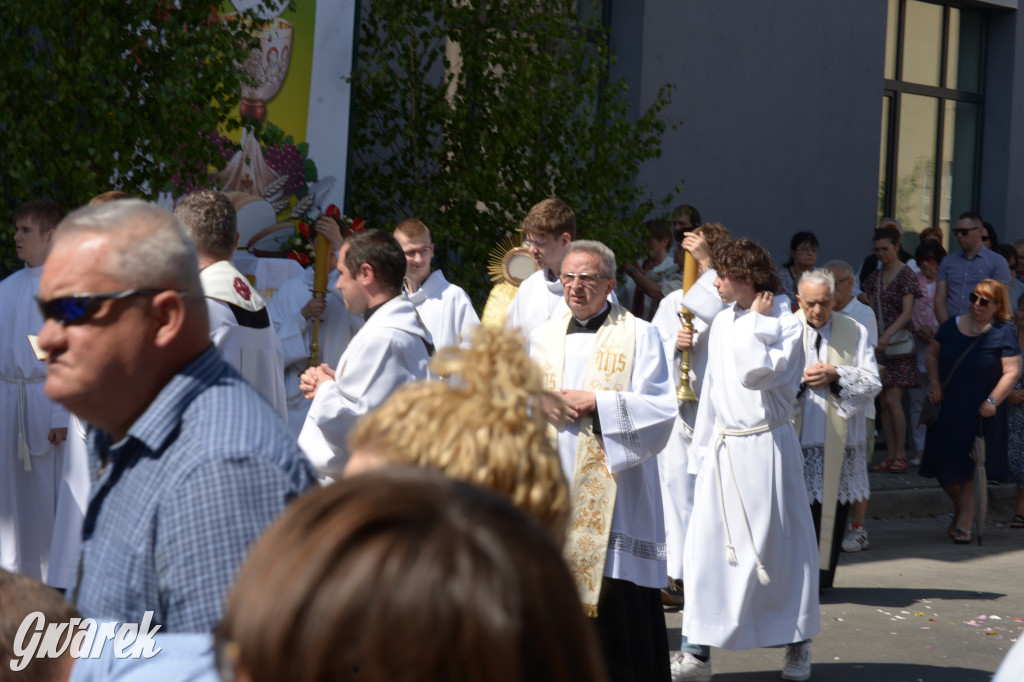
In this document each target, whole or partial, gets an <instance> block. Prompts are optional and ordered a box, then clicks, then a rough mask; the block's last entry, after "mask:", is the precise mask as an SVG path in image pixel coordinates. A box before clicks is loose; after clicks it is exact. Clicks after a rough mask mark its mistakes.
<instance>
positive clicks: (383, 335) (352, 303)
mask: <svg viewBox="0 0 1024 682" xmlns="http://www.w3.org/2000/svg"><path fill="white" fill-rule="evenodd" d="M404 277H405V254H403V253H402V249H401V247H400V246H399V245H398V242H397V241H395V239H394V237H392V236H391V235H389V234H387V233H386V232H381V231H380V230H366V231H365V232H360V233H358V234H356V235H355V236H353V237H351V238H350V239H348V240H347V241H346V242H345V243H344V244H343V245H342V247H341V251H340V252H339V253H338V283H337V288H338V289H340V290H341V293H342V297H343V299H344V301H345V309H346V310H348V312H350V313H353V314H356V315H360V314H361V315H363V317H364V318H365V320H366V322H365V324H363V327H362V329H360V330H359V332H358V333H357V334H356V335H355V336H354V337H352V341H351V342H350V343H349V344H348V348H346V349H345V352H344V353H342V355H341V358H340V359H339V360H338V364H337V366H336V367H335V368H333V369H332V368H331V367H330V366H329V365H327V364H326V363H323V364H321V365H320V366H319V367H310V368H309V369H307V370H306V371H305V373H303V375H302V378H301V383H300V387H301V388H302V392H303V393H304V394H305V395H306V397H307V398H308V399H310V400H312V401H313V404H312V405H311V406H310V408H309V413H308V414H307V415H306V422H305V424H304V425H303V427H302V431H301V433H300V434H299V447H300V448H302V450H303V451H304V452H305V453H306V456H307V457H309V459H310V461H312V462H313V466H314V467H315V468H316V470H317V473H318V474H319V475H320V477H321V479H326V480H329V481H330V480H334V479H336V478H339V477H340V476H341V474H342V472H343V471H344V469H345V465H346V464H347V463H348V459H349V450H348V434H349V431H351V429H352V427H353V426H355V423H356V421H357V420H358V419H359V418H360V417H362V416H363V415H364V414H367V413H368V412H370V411H371V410H374V409H376V408H377V407H378V406H379V405H381V404H382V403H383V402H384V401H385V400H387V398H388V396H390V395H391V394H392V393H393V392H394V390H395V389H396V388H398V387H399V386H402V385H403V384H406V383H408V382H410V381H418V380H420V379H424V378H426V375H427V363H428V362H429V361H430V353H432V352H433V344H432V342H431V340H430V333H429V332H428V331H427V330H426V328H424V327H423V325H422V323H421V322H420V320H419V317H418V316H417V315H416V309H415V308H414V307H413V305H412V303H410V302H409V301H408V300H406V298H405V297H404V296H402V294H401V291H402V280H403V278H404Z"/></svg>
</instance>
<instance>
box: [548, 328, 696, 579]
mask: <svg viewBox="0 0 1024 682" xmlns="http://www.w3.org/2000/svg"><path fill="white" fill-rule="evenodd" d="M564 338H565V366H564V370H563V373H562V388H567V389H583V388H584V386H583V373H584V370H585V368H586V364H587V357H588V355H589V352H590V347H591V345H592V344H593V342H594V339H595V338H597V337H596V335H595V334H568V335H566V336H565V337H564ZM540 340H541V335H540V333H539V330H538V333H535V334H533V335H531V337H530V348H531V350H532V349H533V348H534V346H535V345H536V344H538V343H539V342H540ZM531 354H533V353H531ZM596 397H597V415H598V419H599V420H600V425H601V438H602V441H603V444H604V449H605V456H606V458H607V465H608V470H609V471H610V472H611V473H612V474H615V475H616V477H617V482H618V492H617V494H616V497H615V511H614V513H613V514H612V525H611V535H610V537H609V540H608V554H607V557H606V559H605V568H604V575H606V576H609V577H611V578H617V579H619V580H626V581H629V582H631V583H633V584H635V585H640V586H641V587H650V588H660V587H664V586H665V585H666V584H667V582H668V580H667V574H666V569H665V557H666V550H665V523H664V514H663V512H662V507H661V485H660V483H659V482H658V464H657V460H656V459H655V456H656V455H657V454H658V453H659V452H661V450H662V449H663V448H664V447H665V443H666V441H667V440H668V438H669V435H670V434H671V431H672V420H673V419H674V418H675V414H676V400H675V390H674V389H673V384H672V380H671V379H670V378H669V374H668V367H667V366H666V364H665V357H664V353H663V351H662V349H661V337H660V335H659V334H658V332H657V330H656V329H654V327H652V326H651V325H650V324H648V323H647V322H644V321H643V320H637V321H636V346H635V349H634V352H633V374H632V378H631V382H630V386H629V387H628V389H627V390H624V391H597V392H596ZM578 439H579V422H574V423H572V424H567V425H566V426H565V427H564V428H561V429H559V430H558V455H559V457H560V458H561V460H562V471H563V472H564V473H565V477H566V479H567V480H568V481H569V482H570V485H571V484H572V476H573V470H574V465H575V462H576V443H577V440H578Z"/></svg>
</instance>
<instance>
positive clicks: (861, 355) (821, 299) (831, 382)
mask: <svg viewBox="0 0 1024 682" xmlns="http://www.w3.org/2000/svg"><path fill="white" fill-rule="evenodd" d="M835 288H836V284H835V279H834V276H833V274H832V272H830V271H829V270H824V269H821V270H811V271H809V272H805V273H804V274H803V276H801V278H800V281H799V282H797V301H798V302H799V303H800V312H799V313H797V317H798V318H800V320H801V321H802V322H804V324H805V325H806V327H805V331H804V357H805V363H806V364H805V369H804V376H803V381H802V382H801V388H800V391H799V392H798V394H797V410H798V411H799V414H800V419H799V420H798V422H797V423H798V424H799V428H800V445H801V447H802V448H803V451H804V478H805V481H806V484H807V495H808V497H809V498H810V501H811V513H812V516H813V517H814V525H815V532H816V534H817V535H818V553H819V566H820V568H821V570H820V572H819V584H820V587H821V589H823V590H824V589H827V588H829V587H832V580H833V578H834V577H835V571H836V562H837V561H838V558H839V547H840V544H841V541H842V535H843V532H844V531H845V529H846V518H847V514H848V513H849V509H850V505H851V504H852V503H853V502H854V501H857V500H867V498H868V496H869V495H870V492H871V491H870V486H869V484H868V463H867V459H866V457H865V453H866V451H867V446H866V434H867V424H866V420H865V416H864V415H865V410H866V408H867V406H868V405H869V404H871V402H872V401H873V400H874V398H875V396H876V395H877V394H878V392H879V391H881V390H882V382H881V379H880V378H879V375H878V363H877V361H876V360H875V352H874V348H873V347H872V346H871V344H870V343H869V341H868V332H867V330H866V329H864V327H863V326H861V325H860V323H858V322H857V321H856V320H854V319H852V318H849V317H847V316H846V315H835V314H833V312H832V308H833V306H834V305H835ZM844 431H845V438H843V437H842V436H843V432H844ZM824 510H828V513H823V511H824ZM823 516H824V517H825V521H826V523H825V524H822V523H821V520H822V517H823ZM829 519H832V523H831V524H830V523H828V520H829ZM823 530H824V531H825V532H824V533H823V532H822V531H823Z"/></svg>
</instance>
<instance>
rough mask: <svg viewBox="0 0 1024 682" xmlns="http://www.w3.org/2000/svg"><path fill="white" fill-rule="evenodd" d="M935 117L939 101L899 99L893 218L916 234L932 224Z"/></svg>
mask: <svg viewBox="0 0 1024 682" xmlns="http://www.w3.org/2000/svg"><path fill="white" fill-rule="evenodd" d="M938 114H939V100H938V99H936V98H934V97H922V96H920V95H907V94H904V95H903V96H902V97H901V98H900V119H899V120H900V124H899V131H898V132H897V135H898V138H897V139H898V141H897V149H898V150H899V155H898V159H897V161H896V218H897V220H899V221H900V222H901V223H902V224H903V230H904V231H907V230H913V231H914V232H920V231H921V230H923V229H924V228H926V227H930V226H931V224H932V215H933V213H934V211H933V207H932V194H933V192H934V188H935V141H936V137H937V135H936V133H937V128H938Z"/></svg>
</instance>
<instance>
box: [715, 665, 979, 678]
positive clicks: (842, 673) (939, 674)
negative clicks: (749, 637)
mask: <svg viewBox="0 0 1024 682" xmlns="http://www.w3.org/2000/svg"><path fill="white" fill-rule="evenodd" d="M811 672H812V676H811V679H812V680H828V682H864V680H870V681H871V682H988V680H990V679H992V673H990V672H985V671H983V670H968V669H966V668H942V667H939V666H934V665H918V664H914V663H814V664H813V665H812V670H811ZM778 679H779V671H778V670H765V671H758V672H743V673H718V672H716V673H715V682H762V680H773V681H777V680H778Z"/></svg>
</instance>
